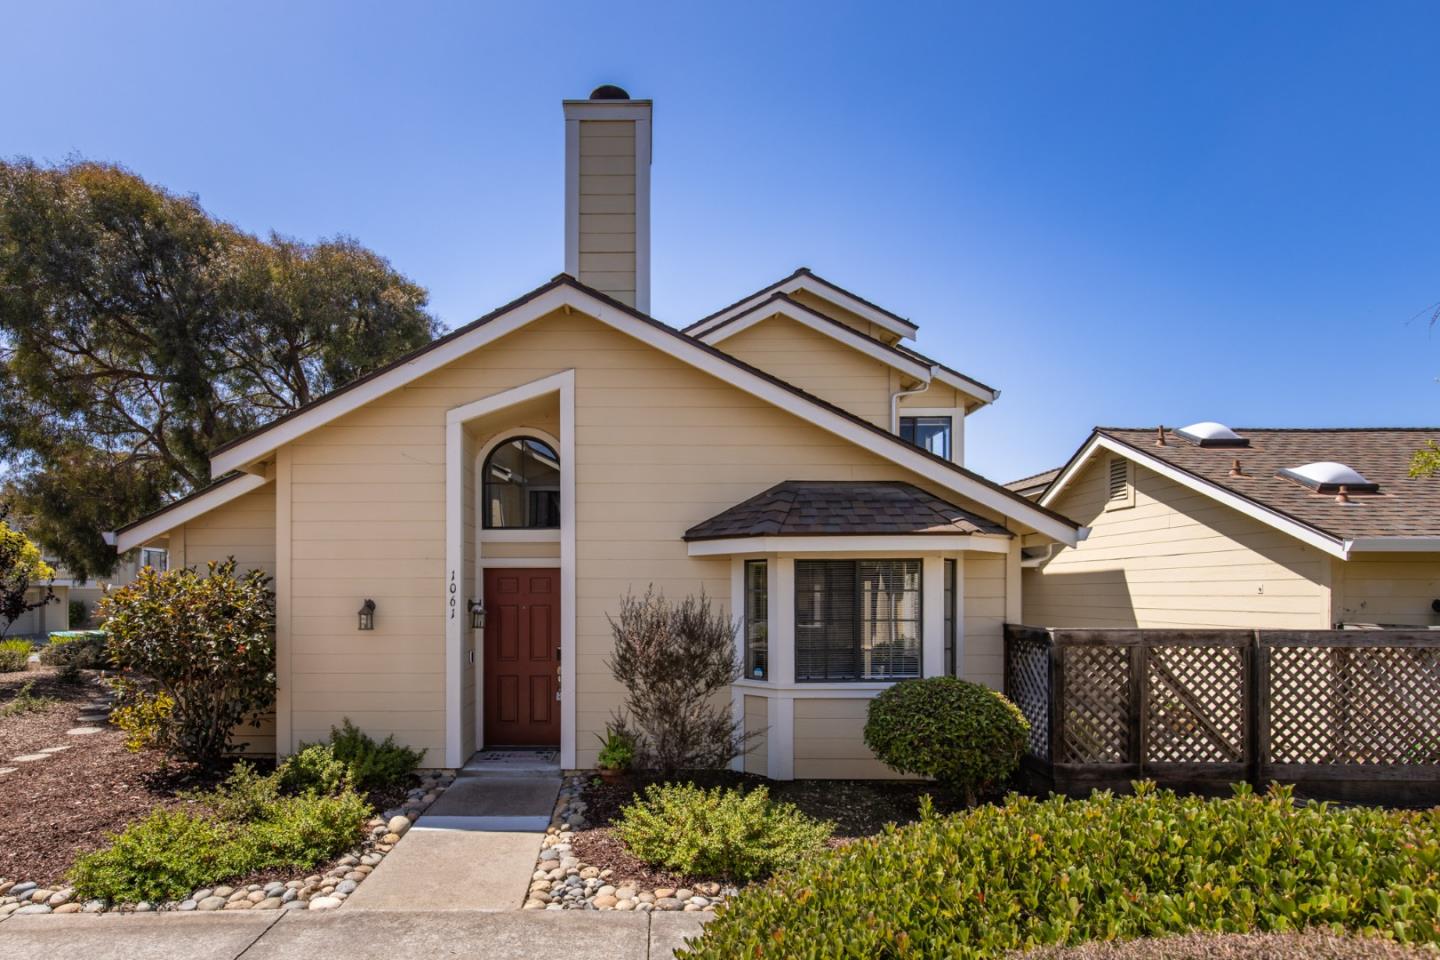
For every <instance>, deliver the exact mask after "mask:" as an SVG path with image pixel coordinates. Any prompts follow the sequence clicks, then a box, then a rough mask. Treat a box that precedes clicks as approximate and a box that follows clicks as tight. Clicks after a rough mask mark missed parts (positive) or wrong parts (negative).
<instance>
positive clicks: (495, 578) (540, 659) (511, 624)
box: [485, 568, 560, 747]
mask: <svg viewBox="0 0 1440 960" xmlns="http://www.w3.org/2000/svg"><path fill="white" fill-rule="evenodd" d="M485 611H486V613H485V745H486V746H487V747H494V746H517V747H518V746H549V747H553V746H558V745H559V744H560V700H559V697H558V695H557V694H558V691H559V671H558V667H559V663H560V571H559V570H556V569H553V568H551V569H544V568H537V569H533V570H511V569H495V568H491V569H488V570H486V571H485Z"/></svg>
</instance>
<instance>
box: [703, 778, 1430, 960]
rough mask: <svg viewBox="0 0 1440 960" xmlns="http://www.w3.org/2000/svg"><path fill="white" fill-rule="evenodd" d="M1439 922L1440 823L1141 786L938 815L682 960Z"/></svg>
mask: <svg viewBox="0 0 1440 960" xmlns="http://www.w3.org/2000/svg"><path fill="white" fill-rule="evenodd" d="M926 806H927V808H928V804H927V805H926ZM1436 917H1440V812H1437V811H1427V812H1423V813H1421V812H1398V811H1391V810H1381V809H1374V808H1366V807H1351V808H1346V809H1337V808H1331V807H1328V806H1327V805H1325V804H1320V803H1314V802H1310V803H1306V804H1297V803H1296V802H1295V800H1294V796H1293V794H1292V792H1291V791H1290V790H1288V789H1279V788H1276V789H1274V790H1272V791H1271V793H1269V794H1267V795H1265V796H1257V795H1256V794H1254V793H1253V792H1252V791H1250V790H1249V789H1248V788H1243V787H1242V788H1240V789H1239V790H1238V791H1237V795H1236V796H1235V797H1232V798H1229V799H1224V800H1205V799H1202V798H1199V797H1182V796H1179V795H1177V794H1175V793H1173V792H1171V791H1168V790H1157V789H1155V788H1154V786H1153V785H1152V784H1143V783H1142V784H1139V785H1137V788H1136V793H1135V794H1134V795H1133V796H1126V797H1119V796H1114V795H1111V794H1109V793H1096V794H1095V795H1094V796H1093V797H1092V798H1091V799H1089V800H1083V801H1074V800H1067V799H1065V798H1063V797H1052V798H1051V799H1048V800H1043V801H1040V800H1033V799H1030V798H1028V797H1021V796H1018V795H1014V796H1011V797H1010V798H1009V799H1008V800H1007V801H1006V803H1005V804H1004V805H996V804H984V805H982V806H978V807H975V808H974V809H972V810H969V811H966V812H964V813H961V814H957V815H955V816H951V817H936V816H934V815H933V812H932V811H931V810H929V809H927V810H926V811H925V816H924V818H923V819H922V820H920V821H919V822H917V823H914V824H911V825H909V826H907V827H902V828H899V829H896V830H891V831H888V832H886V833H884V834H882V835H880V836H876V837H870V838H868V839H865V840H861V841H858V842H855V843H851V844H848V845H846V846H844V847H841V848H839V849H838V850H834V851H831V852H828V853H823V854H821V855H819V856H817V857H814V858H811V859H809V860H807V861H805V862H804V863H802V864H800V865H799V866H798V867H797V868H795V869H794V870H790V871H786V872H784V873H781V874H779V875H777V876H776V877H775V878H773V879H772V880H771V881H770V882H769V883H767V884H765V885H764V886H752V887H748V888H746V889H745V890H743V891H741V893H740V894H739V896H738V897H736V898H735V899H734V900H733V901H732V902H731V903H730V904H729V906H727V908H726V909H725V910H724V911H722V912H720V913H719V914H718V915H717V916H716V918H715V919H714V920H713V921H711V922H710V923H709V925H707V926H706V928H705V933H704V936H703V937H702V938H701V940H700V941H699V942H698V943H697V944H696V945H694V946H692V947H689V948H688V949H686V950H683V951H682V952H681V953H680V956H681V957H684V958H687V960H730V958H733V957H767V958H784V957H806V958H821V957H906V958H910V960H932V958H933V960H941V958H945V960H968V958H975V960H978V958H984V957H1001V956H1005V955H1006V954H1007V953H1008V952H1009V951H1018V950H1024V949H1027V948H1029V947H1035V946H1041V945H1046V944H1079V943H1084V942H1086V941H1090V940H1116V939H1118V940H1127V939H1132V938H1136V937H1156V936H1163V935H1165V934H1170V933H1181V932H1186V931H1192V930H1203V931H1211V932H1216V933H1229V932H1236V933H1244V932H1250V931H1261V932H1284V931H1290V930H1302V929H1306V928H1310V927H1328V928H1331V929H1332V930H1336V931H1339V930H1348V931H1352V932H1357V933H1365V934H1375V935H1379V936H1383V937H1389V938H1392V939H1394V940H1397V941H1400V942H1403V943H1431V944H1433V943H1437V942H1440V923H1437V922H1436ZM1167 956H1168V954H1167Z"/></svg>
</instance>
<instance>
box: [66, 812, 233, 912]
mask: <svg viewBox="0 0 1440 960" xmlns="http://www.w3.org/2000/svg"><path fill="white" fill-rule="evenodd" d="M242 854H243V851H242V849H241V847H240V846H239V845H238V844H237V843H236V842H235V830H234V828H233V827H231V826H229V825H227V824H225V823H223V822H221V821H217V820H211V819H208V818H206V817H202V816H199V815H197V814H195V813H189V812H186V811H181V810H165V809H158V810H155V811H153V812H151V814H150V815H149V816H148V817H146V818H145V819H144V820H141V821H139V822H137V823H132V824H131V825H130V826H128V827H126V828H125V830H124V831H123V832H121V833H119V834H116V835H114V836H112V837H111V842H110V845H109V846H108V847H105V848H104V849H102V850H97V851H95V852H94V853H87V854H85V855H84V856H82V857H80V859H78V860H76V861H75V866H74V867H72V868H71V871H70V876H69V881H70V883H72V884H74V886H75V890H76V894H77V896H79V897H81V898H84V899H87V900H88V899H98V900H110V901H114V902H120V903H134V902H136V901H139V900H152V901H153V900H179V899H182V898H184V897H186V896H189V894H190V892H191V891H192V890H194V889H195V888H197V887H201V886H205V885H206V884H209V883H214V882H215V881H217V880H223V879H225V878H227V877H231V876H237V875H240V874H243V873H247V872H249V869H248V865H247V864H246V863H245V859H244V857H243V855H242Z"/></svg>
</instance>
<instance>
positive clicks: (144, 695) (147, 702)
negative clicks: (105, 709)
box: [110, 679, 175, 753]
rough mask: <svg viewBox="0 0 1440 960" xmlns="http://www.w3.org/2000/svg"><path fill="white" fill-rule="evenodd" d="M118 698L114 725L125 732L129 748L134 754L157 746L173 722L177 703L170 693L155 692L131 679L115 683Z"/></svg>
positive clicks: (113, 711) (113, 720)
mask: <svg viewBox="0 0 1440 960" xmlns="http://www.w3.org/2000/svg"><path fill="white" fill-rule="evenodd" d="M110 686H111V689H113V690H114V691H115V693H116V695H117V703H116V706H115V709H114V710H111V711H110V722H111V723H113V724H115V726H117V727H119V728H120V729H121V730H123V731H125V734H126V736H125V747H126V749H128V750H129V751H130V752H131V753H138V752H139V751H141V750H144V749H147V748H149V747H153V746H156V745H157V744H158V743H159V742H160V737H161V735H162V732H163V731H164V730H165V729H166V726H167V724H169V722H170V714H171V712H172V711H173V710H174V709H175V701H174V700H173V699H171V697H170V695H169V694H167V693H154V692H151V691H149V690H146V689H145V688H144V687H142V686H140V685H139V684H137V683H134V682H133V681H129V680H120V679H117V680H115V681H114V682H112V683H111V685H110Z"/></svg>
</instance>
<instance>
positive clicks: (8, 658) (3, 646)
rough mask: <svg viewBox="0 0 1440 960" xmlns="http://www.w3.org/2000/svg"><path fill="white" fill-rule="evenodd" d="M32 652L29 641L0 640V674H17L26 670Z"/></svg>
mask: <svg viewBox="0 0 1440 960" xmlns="http://www.w3.org/2000/svg"><path fill="white" fill-rule="evenodd" d="M33 651H34V647H32V646H30V641H29V640H0V673H18V672H20V671H21V670H25V669H27V668H28V667H29V666H30V654H31V653H32V652H33Z"/></svg>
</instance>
